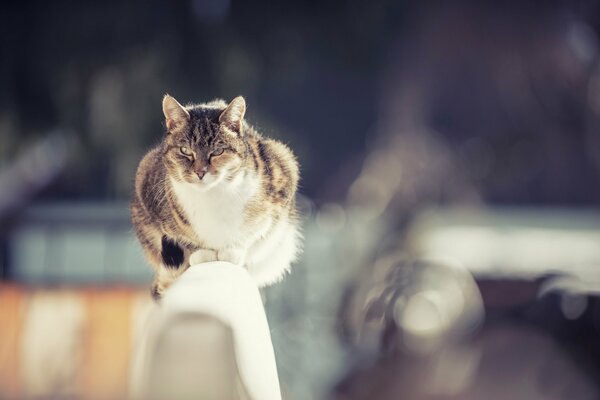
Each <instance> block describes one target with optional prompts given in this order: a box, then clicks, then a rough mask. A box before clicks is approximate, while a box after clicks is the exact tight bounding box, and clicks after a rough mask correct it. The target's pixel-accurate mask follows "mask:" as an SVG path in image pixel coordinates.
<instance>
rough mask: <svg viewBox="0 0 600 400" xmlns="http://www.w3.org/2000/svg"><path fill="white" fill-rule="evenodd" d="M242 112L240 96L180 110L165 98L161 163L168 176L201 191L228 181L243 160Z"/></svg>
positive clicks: (179, 106)
mask: <svg viewBox="0 0 600 400" xmlns="http://www.w3.org/2000/svg"><path fill="white" fill-rule="evenodd" d="M245 112H246V101H245V100H244V98H243V97H241V96H240V97H236V98H235V99H233V100H232V101H231V103H229V104H227V103H225V102H224V101H222V100H217V101H213V102H211V103H206V104H200V105H194V106H186V107H184V106H182V105H181V104H179V102H177V100H175V99H174V98H173V97H171V96H169V95H166V96H165V97H164V99H163V113H164V115H165V125H166V128H167V134H166V137H165V139H164V162H165V166H166V168H167V171H168V173H169V175H170V176H172V177H173V178H174V179H176V180H178V181H181V182H187V183H190V184H193V185H194V186H195V187H197V188H198V189H205V190H207V189H210V188H212V187H214V186H216V185H217V184H219V183H220V182H223V181H226V180H232V179H233V178H234V177H235V176H236V175H237V174H238V173H239V172H240V170H241V169H242V167H243V165H244V160H245V158H246V157H247V148H246V144H245V140H244V113H245Z"/></svg>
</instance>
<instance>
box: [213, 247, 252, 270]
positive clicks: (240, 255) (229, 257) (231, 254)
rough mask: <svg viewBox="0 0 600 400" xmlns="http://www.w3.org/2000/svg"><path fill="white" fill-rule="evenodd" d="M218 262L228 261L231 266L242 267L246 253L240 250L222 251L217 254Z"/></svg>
mask: <svg viewBox="0 0 600 400" xmlns="http://www.w3.org/2000/svg"><path fill="white" fill-rule="evenodd" d="M217 258H218V260H219V261H228V262H230V263H232V264H235V265H239V266H240V267H243V266H244V264H245V263H246V251H244V250H240V249H224V250H219V252H218V253H217Z"/></svg>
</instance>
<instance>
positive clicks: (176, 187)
mask: <svg viewBox="0 0 600 400" xmlns="http://www.w3.org/2000/svg"><path fill="white" fill-rule="evenodd" d="M171 184H172V187H173V191H174V193H175V195H176V197H177V200H178V202H179V204H180V205H181V207H182V208H183V210H184V212H185V214H186V216H187V217H188V218H189V222H190V224H191V226H192V228H193V229H194V231H195V232H196V234H197V235H198V238H199V239H200V240H201V241H202V243H203V245H205V246H207V247H208V248H211V249H214V250H217V249H221V248H224V247H227V246H230V245H232V244H234V243H236V242H237V241H238V240H240V238H241V237H242V235H243V234H244V229H243V224H244V219H245V215H244V210H245V207H246V204H247V203H248V201H249V200H250V199H251V198H252V197H253V196H254V194H255V193H256V190H257V188H258V179H257V178H256V177H253V176H249V175H239V176H238V177H237V178H236V179H234V180H233V181H232V182H226V181H225V182H220V183H219V184H218V185H216V186H215V187H213V188H211V189H210V190H206V191H203V190H200V189H198V188H197V187H194V185H193V184H189V183H182V182H176V181H174V180H172V181H171Z"/></svg>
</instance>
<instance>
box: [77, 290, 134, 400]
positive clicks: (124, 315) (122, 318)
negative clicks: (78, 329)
mask: <svg viewBox="0 0 600 400" xmlns="http://www.w3.org/2000/svg"><path fill="white" fill-rule="evenodd" d="M85 297H86V304H87V312H88V322H87V329H86V338H85V349H84V362H83V365H84V369H85V371H84V373H83V375H84V376H83V378H82V379H83V382H82V383H83V388H84V389H83V395H84V396H83V397H85V398H93V399H121V398H125V397H126V393H127V382H128V378H129V356H130V353H131V300H132V292H131V291H130V290H124V289H112V290H89V291H87V293H86V295H85Z"/></svg>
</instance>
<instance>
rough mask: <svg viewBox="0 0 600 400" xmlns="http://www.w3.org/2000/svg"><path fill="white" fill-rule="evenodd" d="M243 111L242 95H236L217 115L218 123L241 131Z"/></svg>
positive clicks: (244, 101) (244, 109)
mask: <svg viewBox="0 0 600 400" xmlns="http://www.w3.org/2000/svg"><path fill="white" fill-rule="evenodd" d="M245 113H246V100H244V98H243V97H242V96H238V97H236V98H235V99H233V100H231V103H229V105H228V106H227V107H226V108H225V110H223V112H222V113H221V115H220V116H219V123H221V124H222V125H225V126H226V127H227V128H229V129H231V130H232V131H234V132H239V133H242V120H243V119H244V114H245Z"/></svg>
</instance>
